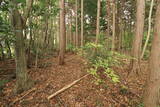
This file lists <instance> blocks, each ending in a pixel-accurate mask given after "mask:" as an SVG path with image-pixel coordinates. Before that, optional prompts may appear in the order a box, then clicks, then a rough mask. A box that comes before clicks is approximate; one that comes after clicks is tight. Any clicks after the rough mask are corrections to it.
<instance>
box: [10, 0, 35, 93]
mask: <svg viewBox="0 0 160 107" xmlns="http://www.w3.org/2000/svg"><path fill="white" fill-rule="evenodd" d="M11 3H12V4H13V6H14V9H12V26H13V30H14V34H15V35H16V41H15V54H16V92H17V93H19V92H22V91H24V90H27V89H29V88H30V85H31V84H30V83H29V81H28V75H27V64H26V55H25V45H24V44H25V41H24V35H23V30H24V26H25V25H26V21H27V18H28V17H27V16H29V13H30V11H31V7H32V4H33V1H32V0H29V1H28V2H27V8H26V9H28V10H26V12H28V13H25V15H24V17H22V16H21V14H20V13H19V11H18V9H17V3H16V1H15V0H12V1H11Z"/></svg>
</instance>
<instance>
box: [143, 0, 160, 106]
mask: <svg viewBox="0 0 160 107" xmlns="http://www.w3.org/2000/svg"><path fill="white" fill-rule="evenodd" d="M157 3H158V7H157V12H156V20H155V26H154V38H153V41H152V49H151V57H150V63H149V65H150V66H149V71H150V75H149V78H148V81H147V84H148V85H147V89H146V93H145V97H144V105H145V107H160V85H159V84H160V51H159V50H160V30H159V28H160V20H159V19H160V11H159V10H160V1H157Z"/></svg>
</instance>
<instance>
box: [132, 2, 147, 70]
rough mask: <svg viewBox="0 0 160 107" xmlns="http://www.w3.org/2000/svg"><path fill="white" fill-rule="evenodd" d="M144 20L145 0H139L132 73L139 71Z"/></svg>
mask: <svg viewBox="0 0 160 107" xmlns="http://www.w3.org/2000/svg"><path fill="white" fill-rule="evenodd" d="M144 18H145V0H137V13H136V26H135V36H134V39H133V46H132V57H133V58H134V59H133V60H131V66H132V71H137V70H139V65H140V64H139V63H140V55H141V46H142V38H143V31H144Z"/></svg>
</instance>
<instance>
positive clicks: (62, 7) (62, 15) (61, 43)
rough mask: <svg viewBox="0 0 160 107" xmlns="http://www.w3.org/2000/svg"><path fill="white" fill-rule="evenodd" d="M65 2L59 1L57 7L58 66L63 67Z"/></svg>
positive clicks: (63, 0)
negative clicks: (58, 22)
mask: <svg viewBox="0 0 160 107" xmlns="http://www.w3.org/2000/svg"><path fill="white" fill-rule="evenodd" d="M64 2H65V0H60V1H59V5H60V35H59V46H60V50H59V64H60V65H63V64H64V53H65V44H66V43H65V42H66V40H65V36H66V33H65V30H66V29H65V4H64Z"/></svg>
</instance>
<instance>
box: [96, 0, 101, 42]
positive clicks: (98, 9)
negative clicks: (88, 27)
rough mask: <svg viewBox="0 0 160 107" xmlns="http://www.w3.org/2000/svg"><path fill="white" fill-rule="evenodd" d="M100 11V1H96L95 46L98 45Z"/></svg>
mask: <svg viewBox="0 0 160 107" xmlns="http://www.w3.org/2000/svg"><path fill="white" fill-rule="evenodd" d="M100 9H101V0H98V1H97V25H96V44H98V40H99V36H100V35H99V33H100Z"/></svg>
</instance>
